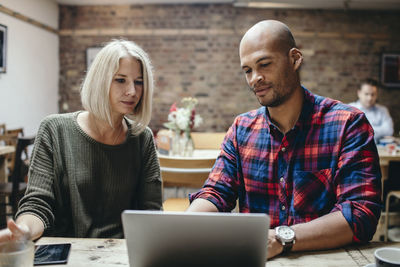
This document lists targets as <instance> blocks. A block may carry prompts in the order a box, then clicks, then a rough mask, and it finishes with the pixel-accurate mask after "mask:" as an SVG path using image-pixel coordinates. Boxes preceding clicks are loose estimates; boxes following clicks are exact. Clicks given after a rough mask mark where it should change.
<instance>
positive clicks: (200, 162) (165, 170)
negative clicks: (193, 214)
mask: <svg viewBox="0 0 400 267" xmlns="http://www.w3.org/2000/svg"><path fill="white" fill-rule="evenodd" d="M159 159H160V166H161V176H162V178H163V188H166V187H175V186H176V187H190V188H200V187H202V186H203V184H204V182H205V180H206V179H207V178H208V174H209V173H210V171H211V168H212V166H213V165H214V163H215V159H213V158H210V159H200V158H197V159H196V158H169V157H159ZM188 207H189V200H188V199H187V198H169V199H166V200H165V201H164V203H163V208H164V210H165V211H184V210H186V209H187V208H188Z"/></svg>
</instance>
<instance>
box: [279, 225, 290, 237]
mask: <svg viewBox="0 0 400 267" xmlns="http://www.w3.org/2000/svg"><path fill="white" fill-rule="evenodd" d="M278 234H279V236H280V237H281V238H283V239H286V240H292V239H293V238H294V231H293V230H292V229H291V228H290V227H288V226H283V227H279V229H278Z"/></svg>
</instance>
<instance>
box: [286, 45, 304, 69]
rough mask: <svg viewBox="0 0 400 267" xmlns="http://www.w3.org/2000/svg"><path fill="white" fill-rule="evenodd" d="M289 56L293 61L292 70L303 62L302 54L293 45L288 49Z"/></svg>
mask: <svg viewBox="0 0 400 267" xmlns="http://www.w3.org/2000/svg"><path fill="white" fill-rule="evenodd" d="M289 57H290V59H291V61H292V63H293V66H294V70H296V71H297V70H298V69H299V68H300V66H301V64H302V63H303V54H302V53H301V51H300V50H299V49H297V48H295V47H293V48H292V49H290V50H289Z"/></svg>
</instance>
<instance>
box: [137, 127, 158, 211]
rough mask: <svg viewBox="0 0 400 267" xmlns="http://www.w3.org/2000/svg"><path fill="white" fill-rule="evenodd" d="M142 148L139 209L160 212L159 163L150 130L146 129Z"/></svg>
mask: <svg viewBox="0 0 400 267" xmlns="http://www.w3.org/2000/svg"><path fill="white" fill-rule="evenodd" d="M142 144H143V146H142V162H143V168H142V175H141V180H142V181H141V183H140V187H139V196H140V197H139V206H138V208H139V209H143V210H161V209H162V193H161V192H162V187H161V184H162V183H161V174H160V163H159V160H158V157H157V152H156V146H155V143H154V138H153V134H152V132H151V130H150V129H149V128H146V130H145V132H144V136H143V143H142Z"/></svg>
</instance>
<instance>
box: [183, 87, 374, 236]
mask: <svg viewBox="0 0 400 267" xmlns="http://www.w3.org/2000/svg"><path fill="white" fill-rule="evenodd" d="M196 198H203V199H207V200H209V201H211V202H212V203H213V204H214V205H215V206H216V207H217V208H218V210H219V211H224V212H228V211H231V210H232V209H233V208H234V207H235V204H236V199H239V209H240V212H252V213H266V214H268V215H269V216H270V219H271V228H274V227H276V226H278V225H293V224H298V223H304V222H309V221H311V220H314V219H316V218H318V217H320V216H322V215H325V214H328V213H331V212H335V211H339V210H340V211H341V212H342V214H343V216H344V217H345V218H346V220H347V222H348V223H349V225H350V227H351V228H352V229H353V232H354V241H358V242H364V241H368V240H370V239H371V238H372V236H373V235H374V233H375V230H376V226H377V222H378V220H379V217H380V212H381V173H380V167H379V157H378V153H377V149H376V145H375V142H374V134H373V130H372V127H371V126H370V124H369V123H368V121H367V119H366V117H365V115H364V113H362V112H361V111H359V110H357V109H355V108H352V107H350V106H348V105H345V104H343V103H341V102H339V101H336V100H332V99H329V98H324V97H321V96H317V95H313V94H311V93H310V92H309V91H307V90H306V89H304V104H303V108H302V111H301V115H300V118H299V120H298V121H297V123H296V125H295V126H294V127H293V129H291V130H290V131H289V132H288V133H287V134H285V135H284V134H282V133H281V132H280V131H279V130H278V129H277V127H276V126H275V125H274V124H273V123H272V122H271V120H270V118H269V114H268V109H266V108H265V107H261V108H259V109H258V110H254V111H250V112H248V113H245V114H242V115H240V116H238V117H237V118H236V119H235V121H234V123H233V125H232V126H231V128H230V129H229V131H228V133H227V135H226V137H225V140H224V142H223V144H222V149H221V153H220V155H219V157H218V158H217V161H216V162H215V165H214V167H213V169H212V171H211V173H210V175H209V177H208V179H207V181H206V182H205V184H204V186H203V188H202V189H201V190H200V191H199V192H197V193H194V194H191V195H190V201H193V200H194V199H196Z"/></svg>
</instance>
